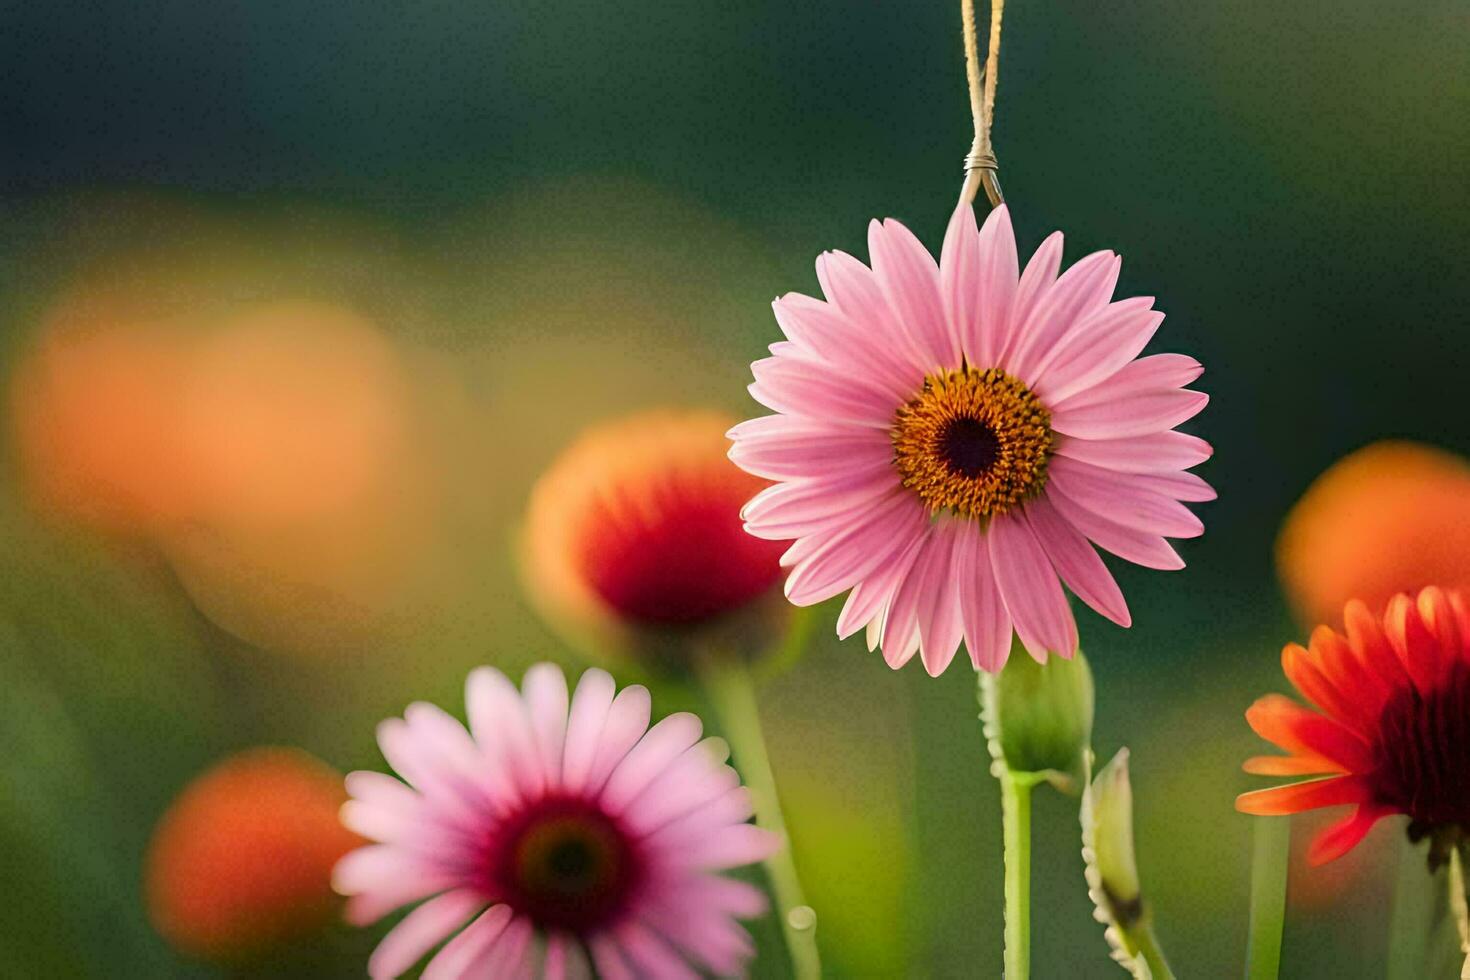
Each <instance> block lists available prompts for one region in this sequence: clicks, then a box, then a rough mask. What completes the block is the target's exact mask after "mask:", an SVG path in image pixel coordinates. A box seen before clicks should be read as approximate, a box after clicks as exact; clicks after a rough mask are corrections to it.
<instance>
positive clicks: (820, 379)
mask: <svg viewBox="0 0 1470 980" xmlns="http://www.w3.org/2000/svg"><path fill="white" fill-rule="evenodd" d="M750 370H751V373H752V374H754V375H755V383H754V384H752V385H750V394H751V397H752V398H754V399H755V400H756V401H758V402H760V403H761V404H762V405H765V406H766V407H767V408H769V409H772V410H773V411H777V412H782V413H784V414H786V415H796V416H804V417H806V418H810V419H822V420H832V421H840V422H852V423H857V424H859V425H869V426H877V427H880V428H882V429H884V430H885V431H886V430H887V429H888V428H889V427H891V426H892V425H893V418H894V413H895V412H897V411H898V407H899V405H900V404H901V403H900V402H896V401H895V400H894V398H893V397H892V396H891V395H887V394H884V393H883V392H882V391H880V390H879V389H877V388H873V387H870V386H869V385H867V384H865V383H864V382H863V381H862V380H861V379H860V378H858V377H855V376H853V375H851V374H843V373H842V372H839V371H834V370H832V368H831V367H830V366H828V365H825V364H821V363H818V362H816V361H809V360H807V359H805V358H799V357H791V356H784V357H783V356H777V357H767V358H763V359H762V360H759V361H756V362H755V363H754V364H752V365H751V366H750Z"/></svg>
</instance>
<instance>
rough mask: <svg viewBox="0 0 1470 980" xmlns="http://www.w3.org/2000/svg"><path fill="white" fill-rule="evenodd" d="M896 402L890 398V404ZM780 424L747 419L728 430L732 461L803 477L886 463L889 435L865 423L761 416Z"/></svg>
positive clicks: (777, 476) (864, 470)
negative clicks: (755, 426) (731, 439)
mask: <svg viewBox="0 0 1470 980" xmlns="http://www.w3.org/2000/svg"><path fill="white" fill-rule="evenodd" d="M896 404H897V403H895V405H896ZM765 419H776V420H778V422H780V423H785V424H781V425H769V424H768V425H766V426H764V427H763V428H761V429H753V428H751V427H750V426H749V423H744V427H743V428H742V426H736V427H735V428H734V429H732V430H731V435H732V436H733V437H734V439H735V443H734V445H733V446H731V447H730V459H731V460H733V461H734V462H735V465H737V466H739V467H740V468H741V469H743V470H745V471H746V472H747V473H752V474H754V475H756V476H759V477H764V478H765V479H767V480H792V479H802V478H808V477H822V478H824V479H834V478H843V477H847V478H852V477H860V476H868V475H871V474H873V473H877V472H879V471H881V470H883V469H884V468H885V467H891V464H892V461H893V438H892V436H890V435H889V433H888V432H887V431H885V430H882V429H876V428H873V427H870V426H856V425H843V426H839V425H834V424H832V423H829V422H818V421H815V420H809V419H803V418H801V417H799V416H797V417H792V416H783V415H775V416H765V417H764V418H761V419H754V420H753V421H755V422H764V421H765Z"/></svg>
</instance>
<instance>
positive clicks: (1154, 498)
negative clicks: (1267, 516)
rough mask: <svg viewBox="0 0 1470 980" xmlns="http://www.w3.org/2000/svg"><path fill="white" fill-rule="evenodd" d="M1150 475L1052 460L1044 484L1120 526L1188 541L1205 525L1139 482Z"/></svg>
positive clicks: (1177, 504) (1171, 501) (1187, 511)
mask: <svg viewBox="0 0 1470 980" xmlns="http://www.w3.org/2000/svg"><path fill="white" fill-rule="evenodd" d="M1151 478H1152V477H1150V476H1140V475H1135V474H1126V473H1114V472H1112V471H1111V470H1105V469H1102V468H1100V467H1097V466H1093V465H1092V464H1091V463H1083V462H1081V461H1079V460H1075V459H1069V458H1068V457H1066V456H1054V457H1052V461H1051V464H1050V465H1049V466H1048V474H1047V480H1048V485H1055V486H1056V488H1057V490H1058V491H1060V492H1061V493H1063V494H1065V495H1066V496H1067V497H1069V498H1070V499H1072V500H1073V501H1075V502H1077V503H1079V504H1081V505H1082V506H1083V507H1085V508H1087V509H1088V510H1090V511H1092V512H1093V513H1095V514H1098V515H1101V516H1103V517H1106V518H1107V519H1108V520H1111V521H1113V522H1115V523H1117V524H1121V525H1123V526H1124V527H1131V528H1133V529H1134V530H1135V531H1145V532H1148V533H1150V534H1161V535H1163V536H1165V537H1169V538H1192V537H1198V536H1199V535H1201V534H1203V533H1204V530H1205V526H1204V524H1202V523H1201V522H1200V519H1199V518H1198V517H1196V516H1195V515H1194V514H1192V513H1190V511H1189V508H1187V507H1185V506H1184V505H1183V504H1181V503H1179V502H1178V501H1177V500H1175V499H1174V498H1172V497H1169V496H1167V495H1165V494H1163V493H1160V492H1159V491H1157V490H1155V489H1153V488H1152V487H1151V486H1149V485H1147V484H1145V483H1143V482H1142V481H1144V480H1147V479H1151Z"/></svg>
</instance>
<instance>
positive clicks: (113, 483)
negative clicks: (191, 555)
mask: <svg viewBox="0 0 1470 980" xmlns="http://www.w3.org/2000/svg"><path fill="white" fill-rule="evenodd" d="M189 353H190V344H189V342H188V340H187V338H186V335H184V334H183V333H181V332H179V331H174V330H170V329H168V328H164V327H153V326H143V325H136V324H120V323H115V322H109V321H107V320H106V319H100V320H99V319H94V318H92V317H91V316H90V315H88V313H87V311H85V310H82V309H78V308H75V307H64V308H62V309H60V310H59V311H58V312H57V313H56V315H55V316H54V317H53V318H52V320H51V321H50V323H49V324H48V326H47V330H46V332H45V334H44V335H43V336H42V338H41V340H40V342H39V343H38V344H37V346H36V347H35V348H34V349H33V350H32V351H31V352H30V353H29V355H28V356H27V357H26V358H25V359H24V360H23V361H22V362H21V364H20V365H19V367H18V368H17V370H16V373H15V375H14V377H13V378H12V381H11V390H10V396H11V418H12V424H13V426H14V435H15V441H16V447H17V450H18V453H19V456H20V462H21V464H22V465H23V467H24V469H25V473H26V475H27V477H28V479H29V485H30V489H31V491H32V494H33V496H34V498H35V499H36V500H37V502H38V503H39V504H40V505H41V506H42V507H43V508H45V509H47V510H49V511H52V512H54V513H58V514H63V515H66V516H69V517H71V518H74V519H77V520H80V521H82V522H84V523H87V524H89V525H92V526H95V527H100V528H103V529H106V530H112V531H137V530H146V529H149V528H154V527H157V526H159V525H160V524H166V523H171V522H175V521H178V520H181V519H183V518H185V517H186V516H187V515H188V514H189V513H190V512H191V511H192V509H193V506H194V499H195V498H194V487H193V484H192V481H191V479H190V474H189V472H188V467H187V465H186V462H185V459H184V454H183V446H182V443H181V440H180V432H179V427H178V419H179V414H180V410H181V406H182V396H183V388H182V384H183V379H184V376H185V370H186V365H187V363H188V359H189Z"/></svg>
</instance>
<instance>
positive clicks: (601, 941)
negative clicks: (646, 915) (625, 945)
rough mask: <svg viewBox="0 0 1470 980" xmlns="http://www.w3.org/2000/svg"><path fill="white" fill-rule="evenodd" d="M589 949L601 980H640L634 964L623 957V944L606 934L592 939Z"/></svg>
mask: <svg viewBox="0 0 1470 980" xmlns="http://www.w3.org/2000/svg"><path fill="white" fill-rule="evenodd" d="M587 948H588V949H589V950H590V951H591V953H592V962H593V964H594V965H595V966H596V967H597V975H598V977H599V978H601V980H638V974H637V973H635V972H634V971H633V967H632V964H630V963H629V962H628V959H627V957H625V956H624V955H623V949H622V946H621V944H619V943H618V941H617V940H616V939H614V938H613V937H612V936H611V935H608V934H606V933H602V934H598V935H595V936H593V937H592V939H591V941H590V942H588V944H587Z"/></svg>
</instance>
